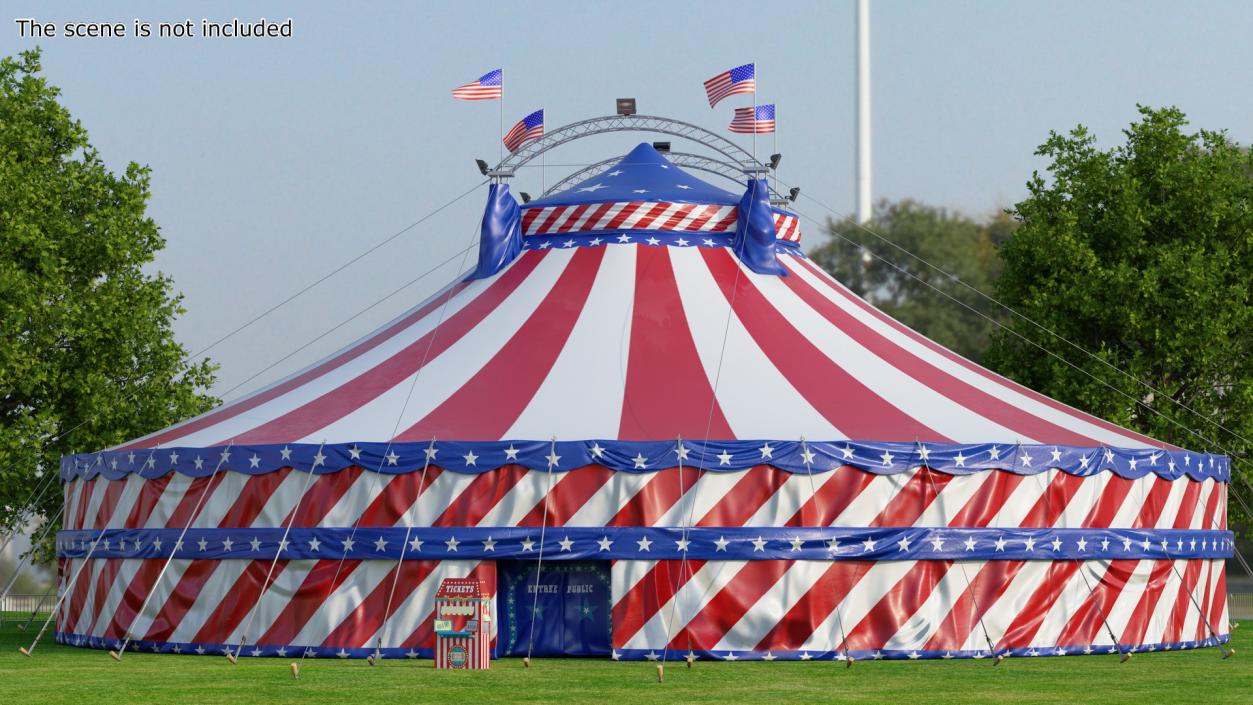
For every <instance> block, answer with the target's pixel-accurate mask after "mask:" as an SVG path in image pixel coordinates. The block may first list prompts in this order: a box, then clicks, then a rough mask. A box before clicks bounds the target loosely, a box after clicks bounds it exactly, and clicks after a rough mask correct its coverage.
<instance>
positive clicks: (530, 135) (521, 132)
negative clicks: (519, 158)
mask: <svg viewBox="0 0 1253 705" xmlns="http://www.w3.org/2000/svg"><path fill="white" fill-rule="evenodd" d="M543 136H544V109H543V108H540V109H539V110H536V111H535V112H533V113H531V114H530V115H527V116H526V117H524V118H522V119H521V120H519V121H518V124H517V125H514V126H513V129H511V130H509V132H507V133H506V134H505V147H506V148H507V149H508V150H509V153H510V154H512V153H514V152H516V151H518V148H520V147H521V146H522V145H523V144H525V143H527V142H530V141H531V140H536V139H539V138H541V137H543Z"/></svg>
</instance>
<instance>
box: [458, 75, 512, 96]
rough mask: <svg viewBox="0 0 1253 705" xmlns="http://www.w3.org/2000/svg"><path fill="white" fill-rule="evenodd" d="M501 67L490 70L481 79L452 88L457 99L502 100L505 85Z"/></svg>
mask: <svg viewBox="0 0 1253 705" xmlns="http://www.w3.org/2000/svg"><path fill="white" fill-rule="evenodd" d="M502 77H503V73H502V71H501V69H496V70H495V71H488V72H487V73H485V74H483V76H482V77H481V78H479V80H477V81H474V82H473V83H467V84H465V85H464V86H459V87H457V88H454V89H452V97H454V98H456V99H457V100H500V99H501V96H502V93H503V92H504V89H505V85H504V80H503V78H502Z"/></svg>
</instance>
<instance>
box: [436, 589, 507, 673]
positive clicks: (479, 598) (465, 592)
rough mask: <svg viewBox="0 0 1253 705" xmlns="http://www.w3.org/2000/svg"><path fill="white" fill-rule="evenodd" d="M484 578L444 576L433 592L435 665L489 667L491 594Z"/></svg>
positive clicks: (490, 653)
mask: <svg viewBox="0 0 1253 705" xmlns="http://www.w3.org/2000/svg"><path fill="white" fill-rule="evenodd" d="M493 594H494V589H493V588H489V587H488V585H487V581H485V580H479V579H478V578H444V580H443V582H441V583H440V584H439V590H437V591H436V593H435V667H436V668H464V669H478V668H483V669H486V668H489V667H490V666H491V658H492V630H491V626H492V595H493Z"/></svg>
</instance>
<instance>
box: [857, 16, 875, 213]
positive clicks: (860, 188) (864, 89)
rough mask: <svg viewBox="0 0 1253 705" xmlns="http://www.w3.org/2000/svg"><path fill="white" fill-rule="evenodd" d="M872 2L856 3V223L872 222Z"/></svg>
mask: <svg viewBox="0 0 1253 705" xmlns="http://www.w3.org/2000/svg"><path fill="white" fill-rule="evenodd" d="M870 193H871V191H870V0H857V222H859V223H865V222H866V221H868V220H870V216H871V211H872V209H873V207H874V204H873V203H871V200H870Z"/></svg>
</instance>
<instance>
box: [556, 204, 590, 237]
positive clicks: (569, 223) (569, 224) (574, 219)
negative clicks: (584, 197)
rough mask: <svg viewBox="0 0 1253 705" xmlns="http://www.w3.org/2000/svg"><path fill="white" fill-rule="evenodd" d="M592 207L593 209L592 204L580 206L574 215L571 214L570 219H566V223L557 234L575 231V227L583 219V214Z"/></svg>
mask: <svg viewBox="0 0 1253 705" xmlns="http://www.w3.org/2000/svg"><path fill="white" fill-rule="evenodd" d="M591 207H592V206H591V204H586V203H585V204H583V205H581V206H579V207H578V208H575V209H574V213H572V214H570V217H569V218H566V220H565V222H564V223H563V224H562V225H561V227H560V228H558V230H557V232H559V233H568V232H570V231H571V230H574V226H575V225H577V224H578V222H579V219H580V218H582V217H583V214H584V213H586V212H587V209H588V208H591Z"/></svg>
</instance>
